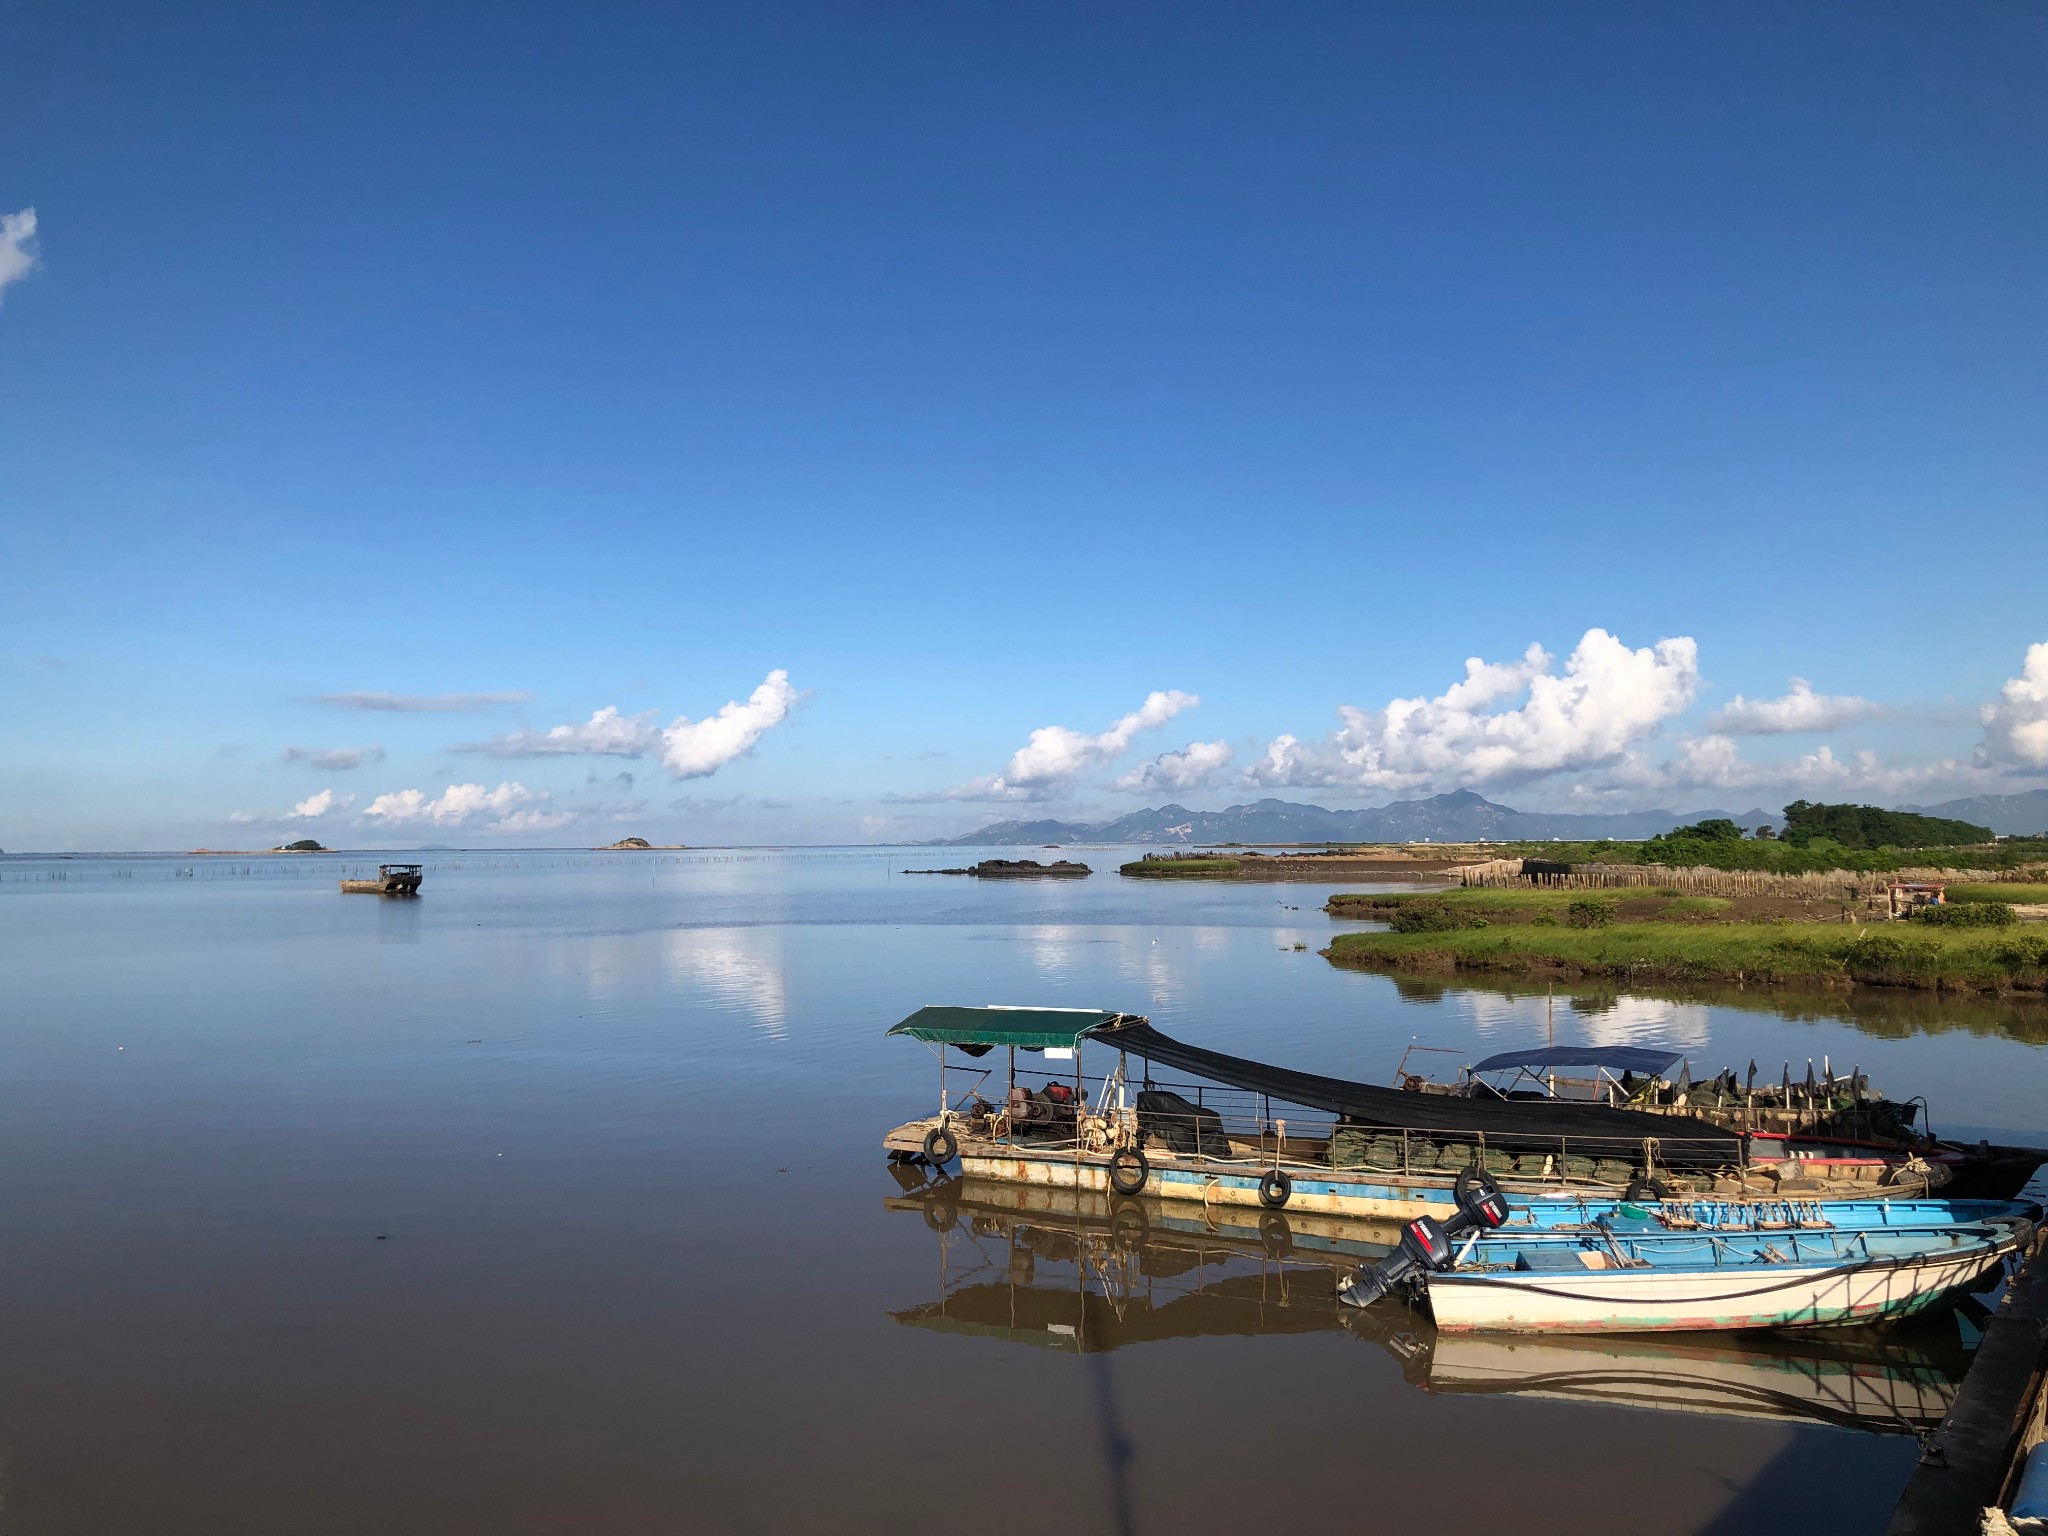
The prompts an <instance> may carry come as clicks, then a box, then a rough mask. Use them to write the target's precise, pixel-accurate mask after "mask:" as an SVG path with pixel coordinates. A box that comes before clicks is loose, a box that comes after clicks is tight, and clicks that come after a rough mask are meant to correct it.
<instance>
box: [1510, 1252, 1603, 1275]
mask: <svg viewBox="0 0 2048 1536" xmlns="http://www.w3.org/2000/svg"><path fill="white" fill-rule="evenodd" d="M1585 1251H1586V1250H1585V1249H1583V1248H1567V1247H1563V1246H1546V1247H1542V1248H1524V1249H1522V1250H1521V1251H1520V1252H1519V1253H1517V1254H1516V1255H1515V1268H1517V1269H1529V1270H1569V1271H1571V1272H1572V1273H1574V1274H1579V1273H1583V1272H1584V1271H1585V1268H1586V1261H1585V1260H1584V1259H1582V1258H1580V1257H1579V1255H1580V1254H1582V1253H1584V1252H1585Z"/></svg>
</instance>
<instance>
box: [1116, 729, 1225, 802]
mask: <svg viewBox="0 0 2048 1536" xmlns="http://www.w3.org/2000/svg"><path fill="white" fill-rule="evenodd" d="M1232 756H1233V754H1232V752H1231V750H1230V743H1229V742H1227V741H1191V742H1189V743H1188V744H1187V745H1186V746H1184V747H1182V748H1181V749H1180V750H1179V751H1178V752H1162V753H1160V754H1159V755H1158V756H1157V757H1155V758H1153V759H1152V761H1151V762H1149V763H1140V764H1139V765H1138V766H1137V767H1135V768H1133V769H1132V770H1131V771H1130V772H1129V773H1127V774H1125V775H1124V776H1123V777H1122V778H1120V779H1118V780H1117V781H1116V784H1115V786H1114V787H1115V788H1117V789H1122V790H1128V791H1129V792H1130V793H1132V794H1136V795H1150V794H1158V793H1162V792H1166V791H1173V790H1190V789H1205V788H1207V787H1208V786H1209V785H1210V784H1212V783H1214V782H1215V780H1216V775H1217V774H1219V773H1221V772H1222V771H1223V770H1224V769H1225V768H1227V767H1229V766H1230V759H1231V757H1232Z"/></svg>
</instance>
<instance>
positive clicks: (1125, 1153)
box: [1109, 1147, 1152, 1195]
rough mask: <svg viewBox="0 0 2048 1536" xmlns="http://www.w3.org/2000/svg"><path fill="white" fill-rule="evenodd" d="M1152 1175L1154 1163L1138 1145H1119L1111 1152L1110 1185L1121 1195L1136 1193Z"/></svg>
mask: <svg viewBox="0 0 2048 1536" xmlns="http://www.w3.org/2000/svg"><path fill="white" fill-rule="evenodd" d="M1151 1176H1152V1165H1151V1164H1150V1163H1149V1162H1147V1161H1146V1160H1145V1154H1144V1153H1143V1152H1141V1151H1139V1150H1138V1149H1137V1148H1136V1147H1118V1148H1117V1149H1116V1150H1115V1151H1114V1152H1112V1153H1110V1154H1109V1187H1110V1188H1111V1189H1113V1190H1115V1191H1116V1192H1117V1193H1118V1194H1120V1195H1135V1194H1137V1193H1138V1191H1139V1190H1141V1189H1143V1188H1144V1187H1145V1181H1146V1180H1147V1179H1149V1178H1150V1177H1151Z"/></svg>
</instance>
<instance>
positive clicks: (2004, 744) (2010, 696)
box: [1977, 641, 2048, 773]
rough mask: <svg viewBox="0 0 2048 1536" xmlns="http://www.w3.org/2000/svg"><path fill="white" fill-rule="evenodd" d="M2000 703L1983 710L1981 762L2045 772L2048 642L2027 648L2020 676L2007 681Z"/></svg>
mask: <svg viewBox="0 0 2048 1536" xmlns="http://www.w3.org/2000/svg"><path fill="white" fill-rule="evenodd" d="M1998 692H1999V697H1998V702H1997V703H1995V704H1986V705H1985V706H1984V710H1983V721H1984V742H1983V745H1982V746H1980V747H1978V748H1977V761H1978V762H1980V763H1984V764H1987V765H1995V766H2003V767H2010V768H2018V769H2021V770H2023V771H2029V772H2035V773H2038V772H2041V771H2042V770H2044V769H2048V641H2043V642H2042V643H2040V644H2039V645H2030V646H2028V647H2027V659H2026V661H2025V662H2024V663H2023V664H2022V665H2021V667H2020V675H2019V676H2018V677H2012V678H2007V679H2006V681H2005V686H2004V687H2002V688H2000V689H1999V691H1998Z"/></svg>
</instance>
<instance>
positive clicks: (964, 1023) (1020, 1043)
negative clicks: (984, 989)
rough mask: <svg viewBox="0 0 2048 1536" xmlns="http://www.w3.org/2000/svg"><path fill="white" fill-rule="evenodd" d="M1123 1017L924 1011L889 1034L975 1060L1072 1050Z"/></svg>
mask: <svg viewBox="0 0 2048 1536" xmlns="http://www.w3.org/2000/svg"><path fill="white" fill-rule="evenodd" d="M1122 1017H1123V1015H1122V1014H1120V1013H1108V1012H1105V1011H1104V1010H1103V1009H1100V1008H1005V1007H1002V1006H1001V1005H996V1006H992V1007H988V1008H920V1009H918V1010H917V1012H915V1013H913V1014H912V1015H911V1016H910V1017H909V1018H907V1019H905V1020H904V1021H903V1022H902V1023H901V1024H898V1025H897V1026H896V1027H895V1028H894V1029H892V1030H890V1031H889V1033H890V1034H892V1035H908V1036H910V1038H911V1039H913V1040H922V1041H924V1042H926V1043H927V1044H929V1045H957V1046H959V1047H961V1048H962V1049H963V1050H965V1051H967V1052H968V1053H969V1054H970V1055H975V1056H979V1055H980V1054H981V1053H982V1052H984V1051H986V1050H988V1049H989V1047H991V1046H996V1045H1014V1046H1016V1047H1017V1048H1018V1049H1019V1050H1025V1051H1042V1050H1044V1049H1046V1048H1047V1047H1048V1046H1050V1047H1053V1048H1054V1049H1057V1050H1067V1051H1070V1050H1072V1049H1073V1048H1074V1046H1075V1045H1076V1044H1077V1043H1078V1042H1079V1041H1080V1040H1081V1038H1082V1037H1083V1036H1084V1035H1086V1034H1087V1033H1088V1032H1089V1031H1090V1030H1091V1029H1100V1028H1101V1027H1102V1026H1103V1025H1105V1024H1114V1023H1115V1022H1116V1021H1117V1020H1118V1019H1120V1018H1122Z"/></svg>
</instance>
